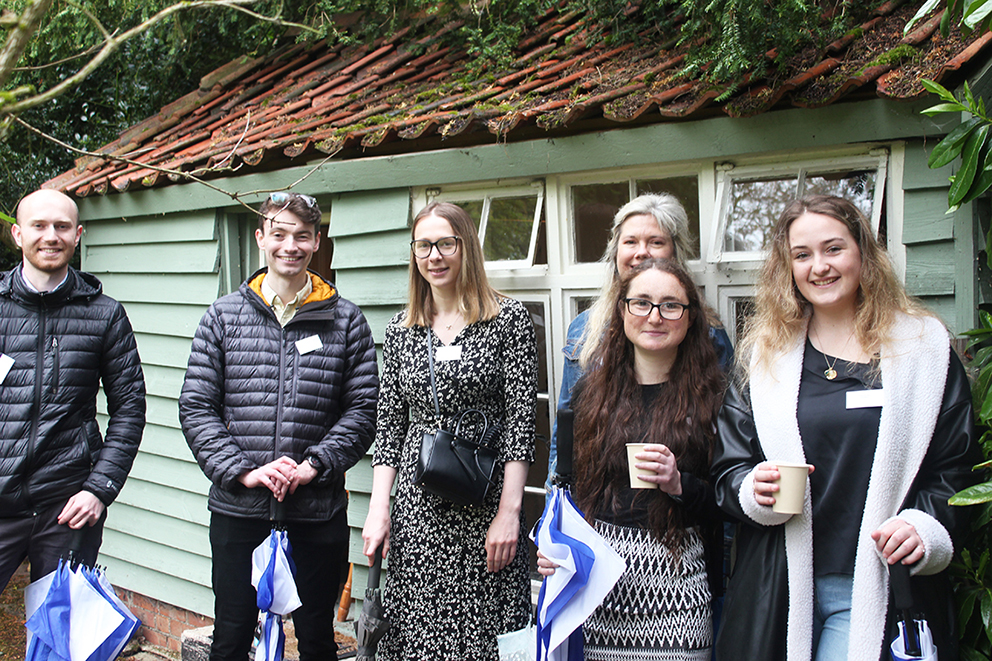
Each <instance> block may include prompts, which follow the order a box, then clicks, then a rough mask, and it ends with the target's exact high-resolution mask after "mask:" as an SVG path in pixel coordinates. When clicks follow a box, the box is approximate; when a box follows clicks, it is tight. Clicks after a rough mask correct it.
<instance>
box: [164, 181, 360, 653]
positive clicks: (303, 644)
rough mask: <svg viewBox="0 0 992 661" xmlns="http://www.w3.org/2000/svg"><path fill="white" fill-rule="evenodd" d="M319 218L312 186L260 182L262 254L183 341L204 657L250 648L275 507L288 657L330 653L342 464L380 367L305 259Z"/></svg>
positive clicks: (344, 540) (350, 315)
mask: <svg viewBox="0 0 992 661" xmlns="http://www.w3.org/2000/svg"><path fill="white" fill-rule="evenodd" d="M319 226H320V209H319V208H318V206H317V202H316V200H314V199H313V198H312V197H310V196H308V195H299V194H296V193H273V194H272V195H270V196H269V197H268V199H267V200H266V201H265V202H264V203H262V206H261V207H260V209H259V224H258V229H257V230H256V231H255V240H256V241H257V243H258V247H259V250H261V251H262V253H263V254H264V255H265V262H266V265H267V266H266V268H263V269H261V270H260V271H258V272H257V273H255V274H254V275H252V276H251V277H250V278H249V279H248V281H247V282H245V283H243V284H242V285H241V287H240V288H239V290H238V291H237V292H235V293H233V294H228V295H227V296H223V297H221V298H219V299H218V300H217V301H215V302H214V303H213V305H211V306H210V308H209V309H208V310H207V313H206V314H205V315H204V317H203V319H202V320H201V322H200V326H199V328H198V329H197V331H196V336H195V337H194V339H193V346H192V349H191V351H190V357H189V366H188V369H187V371H186V380H185V382H184V383H183V389H182V394H181V395H180V398H179V418H180V421H181V422H182V427H183V433H184V434H185V435H186V440H187V442H188V443H189V446H190V449H191V450H192V451H193V454H194V455H195V456H196V460H197V462H198V463H199V465H200V468H202V469H203V472H204V473H205V474H206V476H207V478H209V479H210V481H211V482H212V484H211V487H210V496H209V500H208V509H209V510H210V512H211V518H210V545H211V551H212V556H213V589H214V599H215V601H214V604H215V605H214V635H213V644H212V646H211V650H210V659H211V660H212V661H219V660H227V659H237V660H238V661H244V660H245V658H246V657H247V656H248V653H249V650H250V648H251V643H252V635H253V633H254V630H255V625H256V621H257V616H258V608H257V607H256V605H255V603H256V594H255V588H253V587H252V584H251V569H252V562H251V555H252V551H253V550H254V549H255V547H257V546H258V545H259V544H261V543H262V542H263V541H265V540H266V539H267V538H268V536H269V533H270V530H271V527H272V523H273V521H279V522H284V523H285V527H286V530H287V532H288V536H289V541H290V544H291V545H292V557H293V559H294V561H295V563H296V569H297V573H296V585H297V589H298V591H299V595H300V600H301V601H302V602H303V605H302V606H301V607H300V608H299V609H298V610H296V611H295V612H294V613H293V621H294V624H295V628H296V636H297V638H298V640H299V651H300V659H301V661H311V660H313V661H316V660H320V661H324V660H328V659H332V660H333V659H337V645H336V644H335V643H334V628H333V617H334V607H335V602H336V598H337V593H338V585H339V581H340V570H341V566H342V563H343V562H344V559H345V557H346V553H347V548H348V536H349V532H348V522H347V514H346V506H347V495H346V493H345V490H344V473H345V471H346V470H347V469H349V468H351V467H352V466H354V465H355V464H356V463H357V462H358V460H359V459H361V458H362V457H363V456H364V455H365V452H366V451H367V450H368V448H369V447H370V446H371V445H372V439H373V437H374V432H375V409H376V400H377V396H378V388H379V379H378V370H377V367H376V356H375V343H374V342H373V340H372V333H371V331H370V330H369V325H368V323H367V322H366V321H365V317H364V316H363V315H362V313H361V311H360V310H359V309H358V307H357V306H356V305H354V304H353V303H351V302H349V301H347V300H345V299H343V298H341V297H340V296H339V295H338V293H337V290H336V289H335V287H334V285H333V284H331V283H330V282H328V281H327V280H325V279H323V278H321V277H320V276H319V275H317V274H316V273H313V272H311V271H308V269H307V267H308V266H309V264H310V261H311V259H312V258H313V255H314V253H315V252H316V250H317V248H318V246H319V245H320V232H319Z"/></svg>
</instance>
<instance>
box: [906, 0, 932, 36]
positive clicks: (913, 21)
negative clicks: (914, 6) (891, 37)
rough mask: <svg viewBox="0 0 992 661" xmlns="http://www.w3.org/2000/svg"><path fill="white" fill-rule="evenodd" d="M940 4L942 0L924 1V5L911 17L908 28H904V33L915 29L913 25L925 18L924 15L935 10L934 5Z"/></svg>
mask: <svg viewBox="0 0 992 661" xmlns="http://www.w3.org/2000/svg"><path fill="white" fill-rule="evenodd" d="M939 4H940V0H927V1H926V2H925V3H923V6H922V7H920V9H919V11H917V12H916V14H915V15H914V16H913V18H911V19H909V23H907V24H906V29H905V30H903V34H909V31H910V30H912V29H913V26H914V25H916V24H917V23H919V22H920V21H921V20H923V17H924V16H926V15H927V14H929V13H930V12H931V11H933V9H934V7H936V6H937V5H939Z"/></svg>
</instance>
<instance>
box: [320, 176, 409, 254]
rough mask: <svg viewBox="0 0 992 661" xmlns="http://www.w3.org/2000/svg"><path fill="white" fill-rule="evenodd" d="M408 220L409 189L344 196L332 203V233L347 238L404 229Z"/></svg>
mask: <svg viewBox="0 0 992 661" xmlns="http://www.w3.org/2000/svg"><path fill="white" fill-rule="evenodd" d="M409 218H410V189H409V188H392V189H378V190H375V191H362V192H360V193H341V194H339V195H335V196H334V197H333V200H332V202H331V224H330V232H329V234H330V236H332V237H345V236H355V235H362V234H367V233H371V232H384V231H388V230H395V229H400V228H404V229H405V228H406V227H407V226H408V220H409ZM335 247H336V246H335Z"/></svg>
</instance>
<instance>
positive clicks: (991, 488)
mask: <svg viewBox="0 0 992 661" xmlns="http://www.w3.org/2000/svg"><path fill="white" fill-rule="evenodd" d="M990 501H992V482H982V483H981V484H976V485H975V486H973V487H968V488H967V489H963V490H961V491H958V492H957V493H956V494H954V495H953V496H951V497H950V499H949V500H948V501H947V502H948V503H950V504H951V505H977V504H979V503H988V502H990Z"/></svg>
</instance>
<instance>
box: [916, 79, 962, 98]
mask: <svg viewBox="0 0 992 661" xmlns="http://www.w3.org/2000/svg"><path fill="white" fill-rule="evenodd" d="M920 84H921V85H923V87H924V88H925V89H926V90H927V91H928V92H930V93H931V94H935V95H937V96H939V97H940V98H942V99H943V100H945V101H947V102H948V103H958V100H957V99H956V98H955V97H954V94H952V93H951V91H950V90H949V89H947V88H946V87H944V86H943V85H941V84H940V83H936V82H934V81H932V80H929V79H926V78H924V79H923V80H921V81H920Z"/></svg>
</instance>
